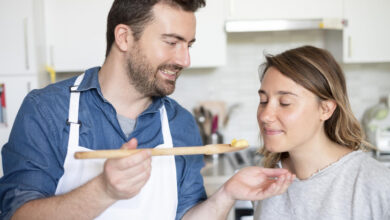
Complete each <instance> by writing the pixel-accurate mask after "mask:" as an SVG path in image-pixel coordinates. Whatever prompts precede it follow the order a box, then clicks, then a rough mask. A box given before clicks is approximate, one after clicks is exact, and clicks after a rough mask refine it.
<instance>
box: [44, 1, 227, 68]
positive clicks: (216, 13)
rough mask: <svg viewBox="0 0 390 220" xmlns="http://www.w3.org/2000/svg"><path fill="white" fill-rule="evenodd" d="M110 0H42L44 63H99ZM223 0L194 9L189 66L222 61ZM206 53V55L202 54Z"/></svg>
mask: <svg viewBox="0 0 390 220" xmlns="http://www.w3.org/2000/svg"><path fill="white" fill-rule="evenodd" d="M112 2H113V0H83V1H78V0H45V23H46V24H45V27H46V42H47V43H46V54H47V64H48V65H50V66H52V67H54V69H55V71H57V72H78V71H83V70H85V69H87V68H90V67H92V66H98V65H102V64H103V62H104V59H105V52H106V24H107V22H106V20H107V15H108V12H109V10H110V7H111V4H112ZM222 3H223V0H213V1H207V6H206V7H205V8H202V9H200V10H199V12H197V13H196V16H197V18H198V19H197V33H196V43H195V44H194V45H193V48H191V49H190V56H191V67H215V66H220V65H223V64H224V63H225V56H226V55H225V52H226V51H225V48H226V36H225V33H224V29H223V27H224V19H225V17H224V12H225V10H224V7H221V5H222ZM206 54H207V56H205V55H206Z"/></svg>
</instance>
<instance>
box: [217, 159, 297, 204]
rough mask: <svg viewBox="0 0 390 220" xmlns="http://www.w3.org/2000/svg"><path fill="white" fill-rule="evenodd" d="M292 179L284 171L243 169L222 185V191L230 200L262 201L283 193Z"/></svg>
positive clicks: (287, 172) (289, 174)
mask: <svg viewBox="0 0 390 220" xmlns="http://www.w3.org/2000/svg"><path fill="white" fill-rule="evenodd" d="M294 178H295V175H293V174H291V173H290V172H289V171H288V170H286V169H276V168H275V169H270V168H262V167H245V168H243V169H241V170H240V171H239V172H237V173H236V174H235V175H234V176H233V177H231V178H230V179H229V180H228V181H227V182H226V183H225V184H224V186H223V190H224V191H225V193H226V194H227V195H228V196H229V198H230V199H232V200H251V201H254V200H262V199H266V198H269V197H271V196H275V195H280V194H282V193H284V192H285V191H286V190H287V188H288V186H289V185H290V184H291V183H292V181H293V180H294Z"/></svg>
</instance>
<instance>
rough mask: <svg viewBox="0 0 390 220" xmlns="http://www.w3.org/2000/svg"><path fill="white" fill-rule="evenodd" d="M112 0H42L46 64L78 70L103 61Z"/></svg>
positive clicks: (66, 69)
mask: <svg viewBox="0 0 390 220" xmlns="http://www.w3.org/2000/svg"><path fill="white" fill-rule="evenodd" d="M112 2H113V0H83V1H78V0H45V1H44V9H45V29H46V54H47V64H48V65H50V66H52V67H54V69H55V70H56V71H57V72H79V71H83V70H85V69H87V68H90V67H93V66H99V65H102V64H103V61H104V58H105V51H106V38H105V37H106V24H107V22H106V19H107V15H108V12H109V9H110V7H111V4H112Z"/></svg>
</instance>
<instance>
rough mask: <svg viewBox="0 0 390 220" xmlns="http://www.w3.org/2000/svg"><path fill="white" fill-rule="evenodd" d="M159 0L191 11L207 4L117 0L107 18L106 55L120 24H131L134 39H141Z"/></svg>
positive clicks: (191, 0) (180, 0)
mask: <svg viewBox="0 0 390 220" xmlns="http://www.w3.org/2000/svg"><path fill="white" fill-rule="evenodd" d="M159 2H164V3H165V4H168V5H171V6H173V7H178V8H181V9H183V10H184V11H190V12H195V11H196V10H197V9H198V8H201V7H204V6H205V5H206V3H205V0H115V1H114V3H113V4H112V7H111V9H110V12H109V13H108V18H107V33H106V37H107V49H106V57H107V56H108V54H109V53H110V50H111V46H112V44H113V43H114V41H115V36H114V30H115V27H116V26H117V25H118V24H126V25H128V26H130V27H131V30H132V32H133V37H134V39H135V40H139V39H140V37H141V35H142V32H143V30H144V28H145V26H146V24H147V23H148V22H150V21H151V20H153V14H152V8H153V6H154V5H155V4H157V3H159Z"/></svg>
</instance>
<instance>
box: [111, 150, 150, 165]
mask: <svg viewBox="0 0 390 220" xmlns="http://www.w3.org/2000/svg"><path fill="white" fill-rule="evenodd" d="M151 155H152V153H151V151H150V150H143V151H141V152H138V153H135V154H133V155H130V156H128V157H124V158H119V159H109V160H112V163H109V164H110V165H111V166H113V167H115V168H116V169H120V170H125V169H129V168H131V167H135V166H137V165H138V164H140V163H142V162H144V161H145V160H151ZM107 162H108V161H107Z"/></svg>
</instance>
